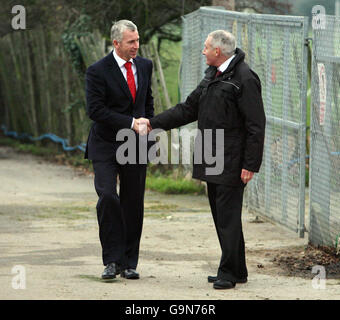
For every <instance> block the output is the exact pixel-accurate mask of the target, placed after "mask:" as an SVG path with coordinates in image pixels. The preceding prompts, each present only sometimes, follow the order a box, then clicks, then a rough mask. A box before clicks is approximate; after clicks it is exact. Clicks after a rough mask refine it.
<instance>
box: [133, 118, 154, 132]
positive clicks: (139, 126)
mask: <svg viewBox="0 0 340 320" xmlns="http://www.w3.org/2000/svg"><path fill="white" fill-rule="evenodd" d="M133 130H135V131H136V132H137V133H139V134H140V135H142V136H144V135H146V134H148V133H149V132H150V131H151V130H152V128H151V126H150V121H149V119H147V118H138V119H135V122H134V124H133Z"/></svg>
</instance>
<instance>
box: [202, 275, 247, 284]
mask: <svg viewBox="0 0 340 320" xmlns="http://www.w3.org/2000/svg"><path fill="white" fill-rule="evenodd" d="M216 281H217V276H208V282H210V283H214V282H216ZM247 281H248V280H247V278H244V279H240V280H237V281H236V283H246V282H247Z"/></svg>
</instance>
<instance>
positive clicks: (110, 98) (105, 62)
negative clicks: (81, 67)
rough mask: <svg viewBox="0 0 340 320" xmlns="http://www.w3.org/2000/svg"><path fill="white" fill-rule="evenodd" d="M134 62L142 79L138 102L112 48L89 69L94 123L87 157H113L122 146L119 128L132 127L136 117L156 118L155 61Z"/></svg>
mask: <svg viewBox="0 0 340 320" xmlns="http://www.w3.org/2000/svg"><path fill="white" fill-rule="evenodd" d="M134 62H135V64H136V67H137V80H138V89H137V95H136V101H135V103H133V99H132V95H131V93H130V90H129V87H128V85H127V82H126V80H125V78H124V76H123V74H122V72H121V70H120V68H119V66H118V64H117V62H116V60H115V59H114V57H113V53H112V51H111V52H110V53H109V54H108V55H107V56H106V57H104V58H103V59H101V60H99V61H97V62H96V63H94V64H93V65H91V66H90V67H89V68H88V69H87V72H86V100H87V113H88V115H89V117H90V118H91V119H92V120H93V121H94V122H93V124H92V127H91V130H90V133H89V137H88V141H87V145H86V151H85V158H88V159H91V160H97V161H98V160H99V161H105V160H110V159H113V158H114V157H115V154H116V151H117V148H118V146H119V145H121V144H122V143H123V142H120V141H117V139H116V135H117V133H118V131H119V130H120V129H128V128H131V124H132V118H133V117H134V118H139V117H145V118H151V117H153V115H154V107H153V97H152V91H151V75H152V62H151V61H150V60H148V59H145V58H142V57H139V56H137V57H136V58H135V59H134ZM133 132H134V131H133ZM136 142H138V137H136ZM137 145H138V143H137ZM137 160H138V157H137Z"/></svg>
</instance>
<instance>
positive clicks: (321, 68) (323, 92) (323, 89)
mask: <svg viewBox="0 0 340 320" xmlns="http://www.w3.org/2000/svg"><path fill="white" fill-rule="evenodd" d="M318 74H319V98H320V110H319V111H320V112H319V122H320V126H323V125H324V123H325V114H326V96H327V86H326V71H325V65H324V64H323V63H318Z"/></svg>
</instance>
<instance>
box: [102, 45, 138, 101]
mask: <svg viewBox="0 0 340 320" xmlns="http://www.w3.org/2000/svg"><path fill="white" fill-rule="evenodd" d="M106 57H107V63H108V66H109V68H108V70H109V75H110V77H111V78H112V81H113V82H116V83H118V84H119V85H120V87H121V88H122V90H123V92H124V93H125V94H126V95H127V96H128V97H129V99H130V100H132V95H131V92H130V89H129V86H128V84H127V82H126V80H125V78H124V76H123V74H122V71H121V70H120V68H119V66H118V63H117V61H116V59H115V58H114V57H113V53H112V51H111V52H110V53H109V54H108V55H107V56H106Z"/></svg>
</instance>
